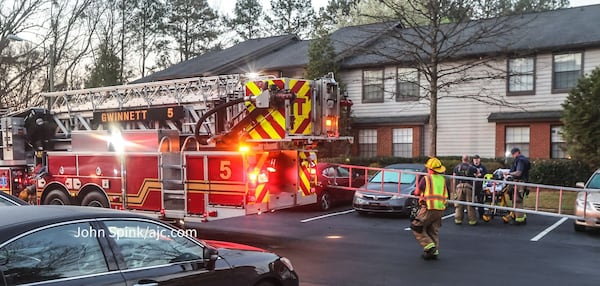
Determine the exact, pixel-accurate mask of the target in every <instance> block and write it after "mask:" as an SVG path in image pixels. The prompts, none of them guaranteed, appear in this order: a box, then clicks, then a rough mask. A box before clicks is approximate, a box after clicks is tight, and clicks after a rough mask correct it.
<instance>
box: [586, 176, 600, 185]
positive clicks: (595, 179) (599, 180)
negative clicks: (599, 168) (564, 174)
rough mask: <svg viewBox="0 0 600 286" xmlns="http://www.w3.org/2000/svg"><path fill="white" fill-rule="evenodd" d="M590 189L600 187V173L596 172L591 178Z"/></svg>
mask: <svg viewBox="0 0 600 286" xmlns="http://www.w3.org/2000/svg"><path fill="white" fill-rule="evenodd" d="M587 187H588V189H600V173H595V174H594V176H592V178H591V179H590V182H589V184H588V186H587Z"/></svg>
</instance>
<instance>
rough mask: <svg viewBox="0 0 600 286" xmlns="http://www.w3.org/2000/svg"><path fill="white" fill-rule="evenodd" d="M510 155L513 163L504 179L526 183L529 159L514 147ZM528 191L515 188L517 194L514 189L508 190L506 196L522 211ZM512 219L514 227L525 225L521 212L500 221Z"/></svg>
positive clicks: (524, 216) (524, 218) (529, 164)
mask: <svg viewBox="0 0 600 286" xmlns="http://www.w3.org/2000/svg"><path fill="white" fill-rule="evenodd" d="M510 154H512V156H513V158H514V159H515V160H514V161H513V164H512V167H511V168H510V171H509V172H506V173H504V176H505V177H506V178H512V179H513V181H515V182H527V181H528V180H529V169H531V163H530V162H529V159H528V158H527V157H525V155H523V154H521V150H520V149H519V148H517V147H514V148H512V149H511V150H510ZM527 194H528V191H527V188H525V187H524V186H517V192H516V195H515V192H514V189H511V190H509V192H508V195H509V196H510V198H511V200H512V201H513V204H514V206H515V208H518V209H522V208H523V199H524V198H525V197H526V196H527ZM511 218H513V219H514V224H515V225H522V224H525V223H526V220H527V215H525V213H522V212H514V213H512V212H511V213H510V215H507V216H504V217H503V218H502V219H503V220H504V221H505V222H508V221H510V219H511Z"/></svg>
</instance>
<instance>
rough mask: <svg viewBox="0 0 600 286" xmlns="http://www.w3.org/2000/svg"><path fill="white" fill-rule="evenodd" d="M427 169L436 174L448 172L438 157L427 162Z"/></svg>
mask: <svg viewBox="0 0 600 286" xmlns="http://www.w3.org/2000/svg"><path fill="white" fill-rule="evenodd" d="M425 168H427V169H431V170H433V171H434V172H436V173H444V172H446V167H444V165H442V162H441V161H440V159H438V158H436V157H431V158H429V159H428V160H427V162H426V163H425Z"/></svg>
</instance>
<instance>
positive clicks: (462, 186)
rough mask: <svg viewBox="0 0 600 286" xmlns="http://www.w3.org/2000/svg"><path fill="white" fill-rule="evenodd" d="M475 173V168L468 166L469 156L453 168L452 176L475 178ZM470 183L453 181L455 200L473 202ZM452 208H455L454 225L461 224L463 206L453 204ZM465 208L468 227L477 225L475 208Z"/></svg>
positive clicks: (461, 180)
mask: <svg viewBox="0 0 600 286" xmlns="http://www.w3.org/2000/svg"><path fill="white" fill-rule="evenodd" d="M476 173H477V168H475V167H474V166H473V165H471V164H470V162H469V156H468V155H463V156H462V162H461V163H460V164H458V165H457V166H456V167H455V168H454V173H453V175H454V176H461V177H475V174H476ZM472 183H473V181H470V180H468V179H454V182H453V185H454V193H455V196H456V200H458V201H462V202H470V203H472V202H473V198H474V196H473V185H472ZM454 207H455V208H456V215H455V216H454V223H456V224H461V223H462V221H463V216H464V215H465V205H463V204H455V205H454ZM466 208H467V218H468V219H469V225H476V224H477V215H476V213H475V207H474V206H470V205H468V206H466Z"/></svg>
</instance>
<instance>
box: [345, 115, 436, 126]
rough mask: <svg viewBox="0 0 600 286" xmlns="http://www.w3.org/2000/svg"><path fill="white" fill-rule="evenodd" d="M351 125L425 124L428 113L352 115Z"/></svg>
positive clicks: (427, 120)
mask: <svg viewBox="0 0 600 286" xmlns="http://www.w3.org/2000/svg"><path fill="white" fill-rule="evenodd" d="M351 119H352V120H351V123H350V125H352V126H390V125H398V124H403V125H425V124H427V123H429V114H420V115H407V116H392V117H352V118H351Z"/></svg>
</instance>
